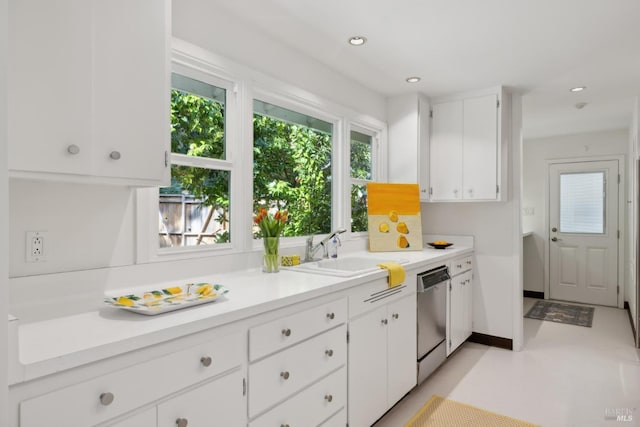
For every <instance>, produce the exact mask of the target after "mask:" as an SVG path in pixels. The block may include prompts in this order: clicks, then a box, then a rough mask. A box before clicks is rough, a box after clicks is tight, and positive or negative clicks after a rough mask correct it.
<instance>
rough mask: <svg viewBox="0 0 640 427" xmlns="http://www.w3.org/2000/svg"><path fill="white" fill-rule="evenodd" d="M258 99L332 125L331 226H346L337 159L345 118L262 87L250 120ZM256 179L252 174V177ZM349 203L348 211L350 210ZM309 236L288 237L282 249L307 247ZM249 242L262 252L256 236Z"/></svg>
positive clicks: (256, 94)
mask: <svg viewBox="0 0 640 427" xmlns="http://www.w3.org/2000/svg"><path fill="white" fill-rule="evenodd" d="M254 99H257V100H260V101H263V102H267V103H269V104H273V105H277V106H278V107H281V108H286V109H287V110H292V111H295V112H298V113H301V114H306V115H308V116H312V117H315V118H317V119H320V120H323V121H325V122H328V123H331V125H332V134H331V176H332V178H333V179H332V184H331V206H332V217H331V224H332V225H331V227H332V229H334V228H339V227H345V228H347V229H348V227H346V225H345V222H344V218H345V215H344V209H345V204H344V200H343V199H344V197H340V188H341V187H340V186H341V183H342V182H343V180H344V177H343V174H344V173H340V172H341V171H343V169H344V168H343V167H341V164H340V162H342V161H343V160H342V159H341V157H343V155H338V156H336V154H335V153H338V152H339V151H343V150H341V149H340V143H341V141H344V131H343V128H344V123H345V121H344V118H343V117H340V116H339V115H336V114H332V113H329V112H328V111H327V110H328V108H327V107H328V106H326V105H323V104H321V103H319V104H312V103H310V102H308V101H307V100H306V99H305V98H302V97H296V96H294V95H292V94H288V93H285V94H283V93H281V92H277V91H273V90H268V89H266V88H263V87H255V88H254V90H253V93H252V96H251V102H250V104H249V105H250V109H251V118H252V120H253V113H254V112H253V100H254ZM253 141H254V139H253V121H252V122H251V165H253ZM251 177H253V173H252V174H251ZM250 194H251V201H250V203H251V206H253V179H251V190H250ZM350 207H351V206H350V204H349V209H350ZM308 237H309V236H296V237H286V238H281V239H280V245H281V247H285V248H286V247H293V246H300V245H302V244H304V242H305V241H306V240H307V238H308ZM249 239H250V240H251V243H250V246H249V247H251V248H253V249H254V250H262V242H261V240H260V239H253V236H252V235H251V234H250V235H249Z"/></svg>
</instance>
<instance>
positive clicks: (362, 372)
mask: <svg viewBox="0 0 640 427" xmlns="http://www.w3.org/2000/svg"><path fill="white" fill-rule="evenodd" d="M407 277H410V278H411V279H409V280H407V283H408V284H409V283H410V284H411V285H412V286H407V287H405V288H404V289H402V290H400V291H401V292H404V293H405V294H406V295H402V294H400V295H402V296H401V297H398V296H397V294H395V295H394V294H392V293H391V292H393V289H390V290H389V291H383V292H389V297H388V299H384V298H383V299H381V300H379V301H378V302H377V305H378V307H376V308H374V309H373V310H371V311H368V312H365V313H364V314H361V315H360V316H358V317H356V318H353V319H352V320H351V321H350V323H349V364H348V367H349V399H348V419H349V426H350V427H368V426H370V425H372V424H373V423H374V422H375V421H376V420H377V419H378V418H380V417H381V416H382V415H383V414H384V413H385V412H386V411H387V410H388V409H389V408H391V407H392V406H393V405H394V404H396V403H397V402H398V400H400V399H401V398H402V397H403V396H404V395H405V394H406V393H408V392H409V390H411V389H412V388H413V387H414V386H415V384H416V375H417V371H416V369H417V368H416V294H415V275H409V274H408V275H407ZM385 286H386V285H385ZM386 301H389V302H386Z"/></svg>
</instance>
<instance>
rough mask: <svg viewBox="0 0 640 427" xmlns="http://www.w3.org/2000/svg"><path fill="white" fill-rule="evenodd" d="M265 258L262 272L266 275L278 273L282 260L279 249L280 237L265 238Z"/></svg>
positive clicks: (263, 240)
mask: <svg viewBox="0 0 640 427" xmlns="http://www.w3.org/2000/svg"><path fill="white" fill-rule="evenodd" d="M262 242H263V244H264V257H263V262H262V271H264V272H265V273H277V272H278V271H279V270H280V259H279V258H278V249H279V248H280V237H263V238H262Z"/></svg>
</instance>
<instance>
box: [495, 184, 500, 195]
mask: <svg viewBox="0 0 640 427" xmlns="http://www.w3.org/2000/svg"><path fill="white" fill-rule="evenodd" d="M496 194H500V186H499V185H496Z"/></svg>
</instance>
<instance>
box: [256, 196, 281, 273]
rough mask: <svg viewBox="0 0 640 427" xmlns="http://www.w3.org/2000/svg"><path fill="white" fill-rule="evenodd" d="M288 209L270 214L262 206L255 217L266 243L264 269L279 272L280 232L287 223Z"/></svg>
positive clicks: (269, 271) (268, 271) (267, 271)
mask: <svg viewBox="0 0 640 427" xmlns="http://www.w3.org/2000/svg"><path fill="white" fill-rule="evenodd" d="M288 216H289V212H288V211H286V210H285V211H276V212H275V213H274V214H270V213H269V211H267V209H266V208H260V210H259V211H258V214H257V215H255V216H254V217H253V222H254V223H255V224H256V225H257V226H258V227H259V228H260V232H261V233H262V242H263V244H264V264H263V271H265V272H266V273H277V272H278V269H279V262H278V249H279V246H280V233H281V232H282V229H283V228H284V226H285V224H286V223H287V217H288Z"/></svg>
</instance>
